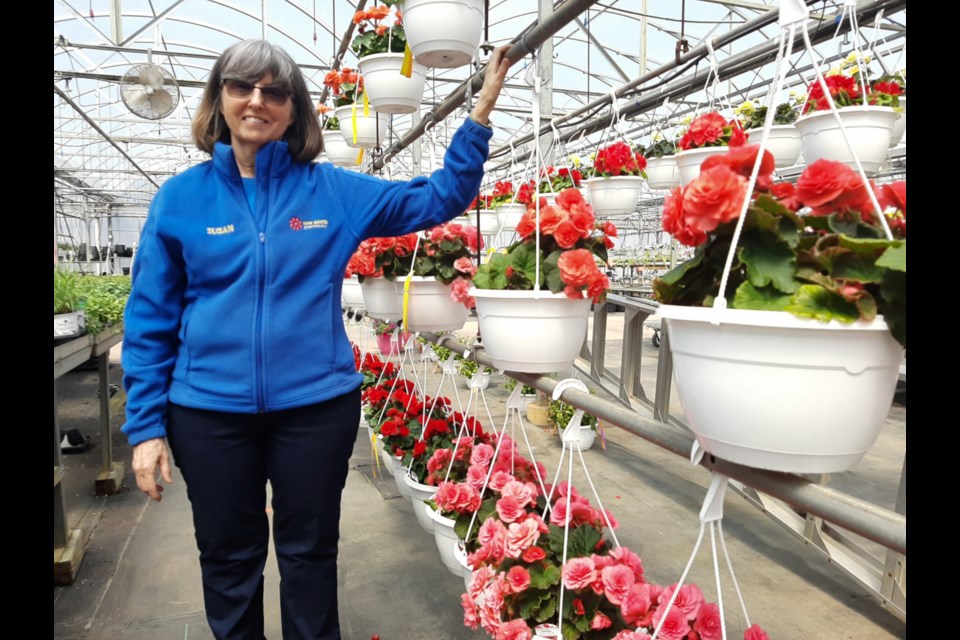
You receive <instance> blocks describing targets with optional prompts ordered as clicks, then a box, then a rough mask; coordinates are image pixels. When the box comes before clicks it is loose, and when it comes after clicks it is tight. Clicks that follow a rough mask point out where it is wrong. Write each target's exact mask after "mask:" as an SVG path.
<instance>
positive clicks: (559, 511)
mask: <svg viewBox="0 0 960 640" xmlns="http://www.w3.org/2000/svg"><path fill="white" fill-rule="evenodd" d="M566 522H567V501H566V500H564V499H561V500H557V502H556V503H555V504H554V505H553V508H552V509H551V510H550V524H555V525H557V526H558V527H562V526H563V525H564V524H566Z"/></svg>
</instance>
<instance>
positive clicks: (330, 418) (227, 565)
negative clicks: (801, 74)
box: [123, 40, 509, 639]
mask: <svg viewBox="0 0 960 640" xmlns="http://www.w3.org/2000/svg"><path fill="white" fill-rule="evenodd" d="M507 48H508V47H501V48H499V49H497V50H496V51H494V53H493V55H492V56H491V59H490V64H489V65H488V69H487V73H486V77H485V79H484V84H483V89H482V90H481V92H480V94H479V96H478V98H477V100H476V104H475V107H474V110H473V113H472V114H471V116H470V118H469V119H468V120H467V121H466V122H465V123H464V124H463V125H462V126H461V127H460V128H459V130H458V131H457V133H456V134H455V135H454V136H453V139H452V141H451V144H450V147H449V149H448V151H447V154H446V157H445V161H444V168H443V169H442V170H440V171H437V172H435V173H434V174H433V175H432V176H431V177H430V178H429V179H427V178H423V177H418V178H414V179H413V180H411V181H409V182H387V181H384V180H380V179H377V178H373V177H370V176H366V175H361V174H359V173H354V172H349V171H344V170H342V169H339V168H336V167H333V166H331V165H330V164H315V163H313V162H311V161H312V160H313V158H315V157H316V156H317V155H318V154H319V153H320V151H321V148H322V137H321V133H320V127H319V123H318V122H317V116H316V114H315V112H314V107H313V104H312V102H311V100H310V96H309V94H308V92H307V87H306V83H305V81H304V78H303V75H302V74H301V72H300V70H299V69H298V68H297V66H296V64H295V63H294V62H293V60H292V59H291V58H290V57H289V55H287V54H286V53H285V52H284V51H283V50H281V49H279V48H278V47H275V46H273V45H271V44H269V43H267V42H264V41H253V40H251V41H244V42H240V43H237V44H235V45H233V46H231V47H230V48H229V49H227V50H226V51H225V52H224V53H223V55H221V56H220V58H219V60H217V62H216V64H215V65H214V67H213V70H212V71H211V74H210V78H209V79H208V81H207V85H206V88H205V91H204V96H203V99H202V102H201V104H200V108H199V110H198V112H197V116H196V119H195V121H194V123H193V134H194V138H195V140H196V144H197V147H198V148H200V149H201V150H202V151H206V152H208V153H210V154H211V156H212V159H211V160H210V161H208V162H205V163H203V164H201V165H198V166H196V167H193V168H191V169H190V170H188V171H185V172H184V173H182V174H180V175H178V176H175V177H173V178H171V179H170V180H168V181H167V182H166V183H165V184H164V185H163V187H162V188H161V189H160V190H159V191H158V192H157V194H156V196H155V197H154V199H153V202H152V203H151V206H150V212H149V215H148V217H147V221H146V224H145V225H144V228H143V232H142V234H141V240H140V248H139V253H138V258H137V263H136V265H135V267H134V271H133V291H132V292H131V295H130V300H129V303H128V305H127V309H126V316H125V337H124V348H123V368H124V386H125V389H126V391H127V423H126V425H124V427H123V430H124V432H125V433H126V434H127V437H128V439H129V441H130V444H131V446H133V462H132V466H133V469H134V471H135V473H136V477H137V485H138V486H139V488H140V489H141V490H142V491H144V492H145V493H146V494H147V495H148V496H150V498H152V499H154V500H157V501H159V500H160V499H161V494H162V491H163V486H162V485H160V484H158V482H157V477H156V476H157V473H158V471H159V474H160V477H161V478H163V480H164V481H165V482H166V483H168V484H169V483H170V482H171V481H172V476H171V471H170V458H169V454H168V452H167V446H166V442H165V439H166V441H169V445H170V450H171V451H172V453H173V458H174V460H175V462H176V464H177V466H178V468H179V469H180V471H181V473H182V474H183V477H184V481H185V482H186V486H187V495H188V496H189V498H190V502H191V505H192V508H193V519H194V528H195V530H196V538H197V545H198V547H199V549H200V566H201V573H202V575H203V587H204V602H205V606H206V611H207V618H208V620H209V623H210V628H211V629H212V631H213V633H214V635H215V636H216V637H217V638H231V639H232V638H256V639H260V638H263V567H264V564H265V562H266V558H267V545H268V540H269V531H268V520H267V516H266V513H265V506H266V484H267V482H270V485H271V488H272V491H273V501H272V507H273V527H274V529H273V535H274V542H275V549H276V554H277V560H278V564H279V568H280V576H281V588H280V590H281V594H280V596H281V618H282V620H281V622H282V626H283V636H284V638H339V637H340V631H339V622H338V617H337V541H338V539H339V517H340V496H341V493H342V490H343V486H344V483H345V481H346V473H347V461H348V459H349V457H350V454H351V452H352V450H353V444H354V441H355V438H356V428H357V423H358V421H359V412H360V393H359V385H360V381H361V376H360V375H359V374H358V373H357V372H356V370H355V368H354V360H353V353H352V351H351V348H350V345H349V341H348V340H347V336H346V332H345V330H344V326H343V319H342V316H341V312H340V311H341V310H340V289H341V286H342V283H343V273H344V270H345V268H346V265H347V261H348V259H349V258H350V255H351V254H352V253H353V252H354V251H355V249H356V247H357V246H358V245H359V243H360V241H361V240H363V239H365V238H368V237H372V236H395V235H400V234H404V233H409V232H412V231H416V230H419V229H424V228H427V227H430V226H433V225H436V224H439V223H442V222H444V221H446V220H449V219H450V218H452V217H454V216H455V215H457V214H458V213H460V212H462V211H463V210H464V209H465V208H466V206H467V204H468V203H469V202H470V200H471V199H472V198H473V196H474V195H475V194H476V193H477V191H478V189H479V186H480V181H481V179H482V176H483V163H484V161H485V160H486V158H487V153H488V142H489V139H490V137H491V135H492V130H491V129H490V128H489V125H488V118H489V115H490V112H491V111H492V109H493V107H494V105H495V103H496V99H497V96H498V95H499V93H500V89H501V87H502V84H503V80H504V78H505V77H506V72H507V69H508V68H509V61H508V60H506V59H505V58H504V54H505V52H506V50H507Z"/></svg>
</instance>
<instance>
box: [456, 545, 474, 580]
mask: <svg viewBox="0 0 960 640" xmlns="http://www.w3.org/2000/svg"><path fill="white" fill-rule="evenodd" d="M453 555H454V557H455V558H456V559H457V562H458V563H459V564H460V574H461V575H462V576H463V587H464V589H465V590H466V591H470V583H471V582H473V568H472V567H471V566H470V563H469V562H467V549H466V547H465V546H464V544H463V540H457V545H456V546H455V547H454V548H453Z"/></svg>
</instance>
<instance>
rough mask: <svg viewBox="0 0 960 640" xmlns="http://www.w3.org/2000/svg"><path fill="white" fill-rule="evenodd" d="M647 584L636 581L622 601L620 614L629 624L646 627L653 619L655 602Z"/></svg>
mask: <svg viewBox="0 0 960 640" xmlns="http://www.w3.org/2000/svg"><path fill="white" fill-rule="evenodd" d="M644 586H645V585H641V584H636V583H634V585H633V587H632V588H631V590H630V593H628V594H627V595H626V596H624V598H623V601H622V602H621V603H620V615H622V616H623V619H624V621H625V622H626V623H627V624H631V625H636V626H638V627H646V626H648V625H649V624H650V622H651V620H652V619H653V610H652V608H651V607H652V606H653V602H652V600H651V599H650V590H649V589H645V588H644Z"/></svg>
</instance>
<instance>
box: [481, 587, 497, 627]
mask: <svg viewBox="0 0 960 640" xmlns="http://www.w3.org/2000/svg"><path fill="white" fill-rule="evenodd" d="M501 611H503V596H502V595H500V590H499V587H496V586H494V585H490V586H489V587H487V588H486V589H485V590H484V592H483V597H482V599H481V600H480V606H479V614H480V625H481V626H482V627H483V629H484V631H486V632H487V633H489V634H490V635H492V636H495V635H496V633H497V631H498V630H499V629H500V625H501V624H502V621H501V619H500V613H501Z"/></svg>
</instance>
